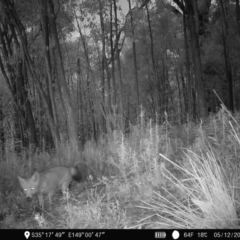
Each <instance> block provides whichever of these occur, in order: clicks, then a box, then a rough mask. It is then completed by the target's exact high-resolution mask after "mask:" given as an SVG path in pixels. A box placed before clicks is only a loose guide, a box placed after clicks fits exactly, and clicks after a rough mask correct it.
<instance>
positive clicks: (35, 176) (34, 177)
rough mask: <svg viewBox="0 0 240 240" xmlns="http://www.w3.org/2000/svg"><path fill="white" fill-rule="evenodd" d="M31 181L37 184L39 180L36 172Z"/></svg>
mask: <svg viewBox="0 0 240 240" xmlns="http://www.w3.org/2000/svg"><path fill="white" fill-rule="evenodd" d="M31 179H32V180H33V181H34V182H37V181H38V180H39V173H38V172H35V173H34V174H33V175H32V177H31Z"/></svg>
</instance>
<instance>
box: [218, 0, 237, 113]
mask: <svg viewBox="0 0 240 240" xmlns="http://www.w3.org/2000/svg"><path fill="white" fill-rule="evenodd" d="M219 3H220V7H221V12H222V20H223V49H224V60H225V67H226V75H227V80H228V100H229V104H228V107H229V110H231V111H232V112H234V100H233V78H232V67H231V56H230V44H229V31H228V16H227V11H226V8H229V6H228V4H229V2H228V1H225V2H224V3H223V1H222V0H219Z"/></svg>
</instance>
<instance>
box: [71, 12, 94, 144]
mask: <svg viewBox="0 0 240 240" xmlns="http://www.w3.org/2000/svg"><path fill="white" fill-rule="evenodd" d="M75 18H76V21H77V26H78V31H79V34H80V37H81V40H82V45H83V49H84V54H85V58H86V62H87V67H88V69H87V79H86V82H87V94H86V96H87V97H86V98H87V100H88V102H89V108H90V109H89V115H90V116H91V123H92V132H93V138H94V139H95V141H97V123H96V120H95V111H94V103H93V99H92V95H93V94H94V95H96V94H95V92H94V90H93V88H92V87H91V82H93V83H94V82H95V79H94V75H93V72H92V69H91V65H90V60H89V55H88V49H87V43H86V39H85V37H84V35H83V33H82V31H81V28H80V25H79V22H78V20H77V17H76V16H75ZM89 75H90V76H89ZM89 77H91V80H92V81H90V79H89ZM91 137H92V136H91Z"/></svg>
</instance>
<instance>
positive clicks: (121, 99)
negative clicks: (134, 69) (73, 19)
mask: <svg viewBox="0 0 240 240" xmlns="http://www.w3.org/2000/svg"><path fill="white" fill-rule="evenodd" d="M113 1H114V2H113V3H114V13H115V31H116V55H117V67H118V75H119V92H120V94H119V106H120V118H121V119H120V124H121V127H122V128H123V123H124V121H123V116H124V113H123V84H122V70H121V63H120V56H119V51H118V42H119V36H118V18H117V4H116V0H113Z"/></svg>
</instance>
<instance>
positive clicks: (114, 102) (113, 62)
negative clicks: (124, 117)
mask: <svg viewBox="0 0 240 240" xmlns="http://www.w3.org/2000/svg"><path fill="white" fill-rule="evenodd" d="M110 42H111V60H112V68H111V70H112V84H113V105H114V107H115V106H116V104H117V90H116V79H115V57H114V56H115V55H114V50H113V6H112V0H111V1H110Z"/></svg>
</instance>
